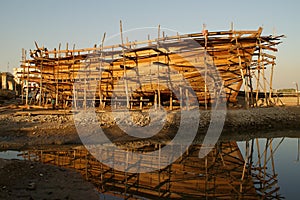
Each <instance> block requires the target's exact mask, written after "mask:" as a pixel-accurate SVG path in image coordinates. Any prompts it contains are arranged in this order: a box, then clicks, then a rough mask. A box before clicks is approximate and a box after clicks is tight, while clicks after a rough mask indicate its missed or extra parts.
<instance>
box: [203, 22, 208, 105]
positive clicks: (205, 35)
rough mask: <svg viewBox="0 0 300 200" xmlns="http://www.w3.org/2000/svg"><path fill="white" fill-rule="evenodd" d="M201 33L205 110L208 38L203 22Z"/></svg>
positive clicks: (205, 102)
mask: <svg viewBox="0 0 300 200" xmlns="http://www.w3.org/2000/svg"><path fill="white" fill-rule="evenodd" d="M202 34H203V36H204V39H205V40H204V49H205V51H204V65H205V73H204V106H205V110H207V103H208V102H207V62H206V60H207V58H206V54H207V39H208V35H207V34H208V32H207V30H206V25H205V24H203V27H202Z"/></svg>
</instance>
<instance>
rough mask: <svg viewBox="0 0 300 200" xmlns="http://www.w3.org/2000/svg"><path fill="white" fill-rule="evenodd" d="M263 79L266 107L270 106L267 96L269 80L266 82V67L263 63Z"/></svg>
mask: <svg viewBox="0 0 300 200" xmlns="http://www.w3.org/2000/svg"><path fill="white" fill-rule="evenodd" d="M262 60H264V55H262ZM262 78H263V87H264V94H265V105H266V106H268V105H269V102H268V100H269V98H268V95H267V82H266V81H267V80H266V75H265V66H264V62H262Z"/></svg>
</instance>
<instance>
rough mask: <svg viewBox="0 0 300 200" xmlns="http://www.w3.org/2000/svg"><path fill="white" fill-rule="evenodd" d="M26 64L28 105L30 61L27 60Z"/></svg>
mask: <svg viewBox="0 0 300 200" xmlns="http://www.w3.org/2000/svg"><path fill="white" fill-rule="evenodd" d="M25 56H26V53H25ZM26 65H27V77H26V78H27V81H26V82H27V83H26V85H27V88H26V106H28V95H29V63H27V62H26Z"/></svg>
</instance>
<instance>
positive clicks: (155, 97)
mask: <svg viewBox="0 0 300 200" xmlns="http://www.w3.org/2000/svg"><path fill="white" fill-rule="evenodd" d="M153 103H154V109H155V110H157V91H156V90H155V94H154V102H153Z"/></svg>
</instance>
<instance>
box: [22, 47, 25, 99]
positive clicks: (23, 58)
mask: <svg viewBox="0 0 300 200" xmlns="http://www.w3.org/2000/svg"><path fill="white" fill-rule="evenodd" d="M22 60H23V63H22V65H23V66H22V79H21V80H22V88H21V97H22V104H24V87H25V85H24V77H25V69H26V68H25V67H26V57H25V49H24V48H23V49H22Z"/></svg>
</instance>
